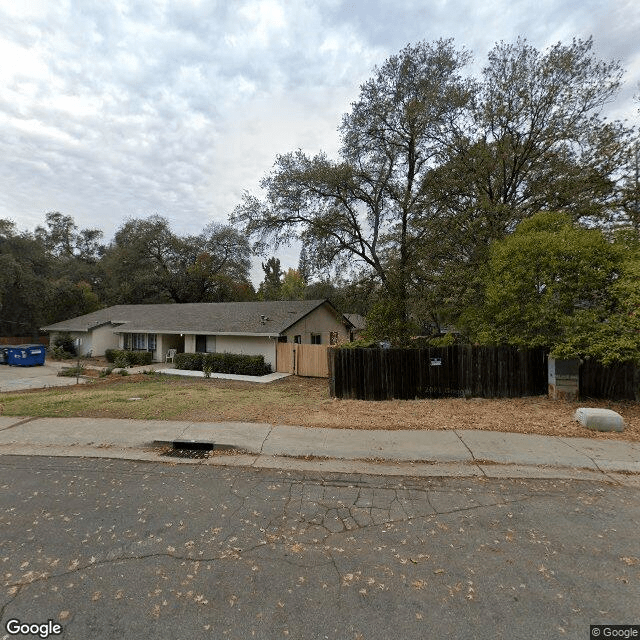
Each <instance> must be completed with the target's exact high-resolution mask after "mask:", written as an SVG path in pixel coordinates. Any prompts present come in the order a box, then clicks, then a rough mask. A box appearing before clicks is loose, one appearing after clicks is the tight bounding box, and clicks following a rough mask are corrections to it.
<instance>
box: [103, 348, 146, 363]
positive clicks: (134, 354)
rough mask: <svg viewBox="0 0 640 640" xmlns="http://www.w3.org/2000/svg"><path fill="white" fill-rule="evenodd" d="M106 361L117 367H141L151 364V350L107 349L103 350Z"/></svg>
mask: <svg viewBox="0 0 640 640" xmlns="http://www.w3.org/2000/svg"><path fill="white" fill-rule="evenodd" d="M104 357H105V358H106V360H107V362H113V363H114V364H115V365H116V366H118V367H142V366H144V365H146V364H151V362H152V360H153V353H151V351H125V350H123V349H107V350H106V351H105V352H104Z"/></svg>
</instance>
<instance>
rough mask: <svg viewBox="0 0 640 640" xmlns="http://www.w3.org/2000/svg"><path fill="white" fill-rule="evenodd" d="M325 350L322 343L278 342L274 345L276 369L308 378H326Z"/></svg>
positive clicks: (326, 362)
mask: <svg viewBox="0 0 640 640" xmlns="http://www.w3.org/2000/svg"><path fill="white" fill-rule="evenodd" d="M327 350H328V347H327V346H326V345H324V344H295V343H293V344H292V343H289V342H279V343H278V344H277V345H276V370H277V371H278V372H279V373H293V374H295V375H297V376H306V377H309V378H328V377H329V363H328V361H327Z"/></svg>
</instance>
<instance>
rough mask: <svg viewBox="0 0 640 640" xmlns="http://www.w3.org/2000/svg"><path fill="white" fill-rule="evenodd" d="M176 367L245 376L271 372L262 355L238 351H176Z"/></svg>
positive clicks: (262, 374)
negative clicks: (249, 354)
mask: <svg viewBox="0 0 640 640" xmlns="http://www.w3.org/2000/svg"><path fill="white" fill-rule="evenodd" d="M175 366H176V369H184V370H190V371H204V370H205V369H207V370H209V371H211V372H212V373H234V374H236V375H245V376H264V375H266V374H267V373H271V365H270V364H267V363H266V362H265V361H264V356H248V355H245V354H240V353H178V354H176V357H175Z"/></svg>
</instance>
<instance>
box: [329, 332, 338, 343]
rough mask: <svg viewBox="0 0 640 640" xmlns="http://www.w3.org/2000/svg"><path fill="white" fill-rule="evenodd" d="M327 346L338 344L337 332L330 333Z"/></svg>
mask: <svg viewBox="0 0 640 640" xmlns="http://www.w3.org/2000/svg"><path fill="white" fill-rule="evenodd" d="M329 344H338V332H337V331H332V332H331V333H330V334H329Z"/></svg>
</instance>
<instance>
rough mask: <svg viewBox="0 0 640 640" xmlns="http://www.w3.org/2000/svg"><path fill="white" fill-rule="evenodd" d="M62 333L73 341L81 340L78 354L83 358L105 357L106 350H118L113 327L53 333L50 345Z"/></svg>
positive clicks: (50, 336)
mask: <svg viewBox="0 0 640 640" xmlns="http://www.w3.org/2000/svg"><path fill="white" fill-rule="evenodd" d="M61 333H68V334H69V335H70V336H71V339H72V340H74V341H75V340H80V345H79V348H78V352H79V354H80V355H81V356H90V355H92V356H103V355H104V352H105V350H106V349H117V348H118V336H117V335H115V334H114V333H113V327H112V326H104V327H97V328H95V329H92V330H91V331H64V332H63V331H52V332H51V333H50V335H49V344H50V345H53V344H54V342H55V340H56V338H57V337H58V336H59V335H60V334H61Z"/></svg>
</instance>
